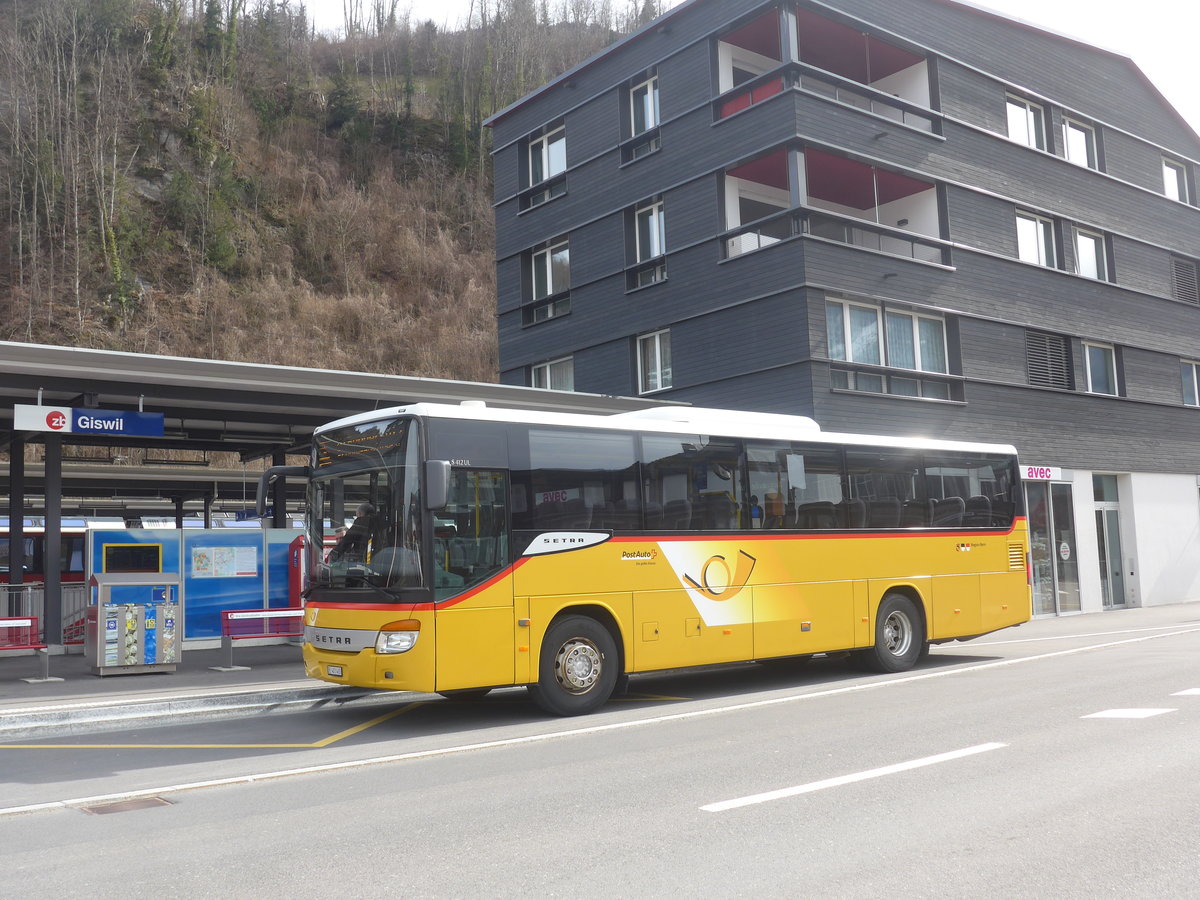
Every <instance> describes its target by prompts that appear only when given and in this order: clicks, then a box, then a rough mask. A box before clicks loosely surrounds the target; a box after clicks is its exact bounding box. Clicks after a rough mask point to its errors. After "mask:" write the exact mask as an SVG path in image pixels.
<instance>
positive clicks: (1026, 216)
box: [1017, 210, 1058, 269]
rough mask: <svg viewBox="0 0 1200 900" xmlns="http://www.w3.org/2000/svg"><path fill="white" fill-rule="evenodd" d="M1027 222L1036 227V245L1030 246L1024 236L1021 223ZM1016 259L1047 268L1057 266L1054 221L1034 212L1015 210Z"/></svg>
mask: <svg viewBox="0 0 1200 900" xmlns="http://www.w3.org/2000/svg"><path fill="white" fill-rule="evenodd" d="M1022 222H1028V223H1030V224H1031V225H1033V227H1034V228H1035V229H1036V238H1037V240H1036V246H1032V247H1031V246H1030V245H1029V242H1028V238H1024V237H1023V235H1022V231H1021V223H1022ZM1017 259H1020V260H1022V261H1024V262H1028V263H1035V264H1037V265H1039V266H1045V267H1046V268H1047V269H1055V268H1058V253H1057V248H1056V247H1055V244H1054V222H1053V221H1052V220H1050V219H1047V218H1046V217H1045V216H1039V215H1037V214H1036V213H1031V212H1024V211H1022V210H1017Z"/></svg>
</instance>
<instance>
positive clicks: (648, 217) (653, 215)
mask: <svg viewBox="0 0 1200 900" xmlns="http://www.w3.org/2000/svg"><path fill="white" fill-rule="evenodd" d="M633 218H634V222H635V223H636V224H637V261H638V262H640V263H643V262H646V261H647V260H651V259H654V258H655V257H656V256H662V255H663V254H664V253H665V252H666V247H665V246H664V243H665V240H666V238H665V232H664V228H665V226H666V219H665V218H664V216H663V203H662V200H653V201H651V202H650V203H647V204H645V205H644V206H639V207H638V208H637V210H636V211H635V212H634V216H633Z"/></svg>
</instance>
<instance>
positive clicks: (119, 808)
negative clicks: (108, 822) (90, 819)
mask: <svg viewBox="0 0 1200 900" xmlns="http://www.w3.org/2000/svg"><path fill="white" fill-rule="evenodd" d="M170 805H171V801H170V800H164V799H163V798H162V797H141V798H139V799H137V800H118V801H116V802H115V803H100V804H98V805H96V806H81V807H79V808H80V809H82V810H83V811H84V812H85V813H90V814H91V815H93V816H107V815H108V814H109V813H123V812H132V811H133V810H135V809H149V808H150V807H152V806H170Z"/></svg>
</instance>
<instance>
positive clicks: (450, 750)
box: [0, 628, 1200, 817]
mask: <svg viewBox="0 0 1200 900" xmlns="http://www.w3.org/2000/svg"><path fill="white" fill-rule="evenodd" d="M1197 632H1200V628H1184V629H1181V630H1179V631H1170V632H1164V633H1160V634H1151V635H1146V636H1144V637H1136V638H1129V639H1128V640H1124V641H1106V642H1105V643H1103V644H1091V645H1089V646H1086V647H1073V648H1071V649H1070V650H1054V651H1052V652H1050V653H1039V654H1037V655H1035V656H1023V657H1017V658H1015V659H1000V660H994V661H992V662H986V663H977V664H974V665H972V664H970V663H968V664H965V665H961V666H947V667H946V668H944V669H938V670H936V671H933V672H921V673H920V674H917V675H902V676H900V677H898V678H874V679H872V680H870V681H866V682H863V683H861V684H853V685H849V686H846V687H838V688H830V689H829V690H824V691H812V692H810V693H803V694H788V695H787V696H784V697H772V698H770V699H768V700H751V701H748V702H746V703H733V704H730V705H728V706H714V707H708V708H706V709H696V710H690V711H688V712H680V713H668V714H666V715H661V716H651V717H649V718H645V719H632V720H630V721H626V722H610V723H608V724H605V725H593V726H590V727H587V728H571V729H567V730H565V731H550V732H541V733H538V734H531V735H526V736H524V737H516V738H507V739H504V740H498V741H482V742H480V743H477V744H461V745H458V746H453V747H438V748H433V749H430V750H414V751H412V752H411V753H397V754H394V755H391V756H376V757H370V758H368V759H357V760H347V761H345V762H338V763H326V764H324V765H317V766H303V767H301V768H296V769H280V770H277V771H274V772H261V773H259V774H252V775H234V776H231V777H229V778H219V779H215V780H212V781H196V782H190V783H186V784H173V785H164V786H162V787H154V788H144V789H141V790H135V791H121V792H117V793H112V794H98V795H96V796H94V797H76V798H73V799H70V800H52V801H49V802H46V803H33V804H30V805H28V806H10V807H7V808H0V817H3V816H9V815H16V814H18V813H27V812H39V811H42V810H48V809H71V808H74V807H78V806H90V805H94V804H97V803H109V802H115V801H118V800H134V799H138V798H141V797H153V796H156V795H159V794H172V793H176V792H179V791H188V790H193V789H195V788H205V787H221V786H226V785H235V784H252V783H253V782H256V781H271V780H274V779H278V778H288V777H291V776H293V775H312V774H318V773H324V772H338V771H344V770H348V769H358V768H363V767H365V766H377V765H385V764H387V763H396V762H407V761H409V760H414V759H433V758H435V757H440V756H451V755H454V754H458V753H466V752H469V751H474V750H490V749H493V748H497V747H512V746H518V745H523V744H532V743H540V742H542V741H549V740H555V739H558V738H565V737H575V736H578V735H584V734H601V733H603V732H607V731H617V730H624V729H627V728H640V727H643V726H646V725H659V724H662V723H664V722H681V721H685V720H688V719H699V718H703V717H706V716H716V715H722V714H723V713H730V712H740V711H742V710H747V709H764V708H766V707H770V706H777V705H779V704H782V703H795V702H797V701H801V700H816V699H819V698H823V697H835V696H838V695H841V694H853V693H857V692H859V691H874V690H882V689H884V688H888V687H894V686H896V685H900V684H910V683H912V682H914V681H927V680H929V679H931V678H948V677H950V676H951V675H962V674H967V673H971V672H979V671H983V670H985V669H998V668H1002V667H1004V666H1016V665H1022V664H1024V663H1030V662H1038V661H1040V660H1045V659H1056V658H1058V657H1060V656H1072V655H1074V654H1076V653H1087V652H1090V651H1092V650H1104V649H1107V648H1110V647H1120V646H1123V645H1125V644H1140V643H1143V642H1145V641H1154V640H1158V639H1159V638H1165V637H1175V636H1177V635H1181V634H1195V633H1197Z"/></svg>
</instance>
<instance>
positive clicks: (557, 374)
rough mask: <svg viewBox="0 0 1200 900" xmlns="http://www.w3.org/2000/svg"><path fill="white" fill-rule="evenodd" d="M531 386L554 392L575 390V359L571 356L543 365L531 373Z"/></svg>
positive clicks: (537, 366)
mask: <svg viewBox="0 0 1200 900" xmlns="http://www.w3.org/2000/svg"><path fill="white" fill-rule="evenodd" d="M530 374H531V382H530V383H531V384H532V385H533V386H534V387H535V388H548V389H549V390H552V391H573V390H575V358H574V357H571V356H567V357H564V358H563V359H555V360H551V361H550V362H545V363H541V364H540V365H536V366H534V367H533V369H532V371H531V373H530Z"/></svg>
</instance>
